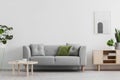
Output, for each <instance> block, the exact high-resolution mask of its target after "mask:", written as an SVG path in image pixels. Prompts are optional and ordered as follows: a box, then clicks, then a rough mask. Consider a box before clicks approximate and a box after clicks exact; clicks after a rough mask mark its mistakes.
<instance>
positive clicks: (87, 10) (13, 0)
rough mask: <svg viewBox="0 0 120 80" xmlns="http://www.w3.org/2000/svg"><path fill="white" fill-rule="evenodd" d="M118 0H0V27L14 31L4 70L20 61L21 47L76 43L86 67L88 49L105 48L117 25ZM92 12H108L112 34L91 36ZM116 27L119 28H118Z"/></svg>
mask: <svg viewBox="0 0 120 80" xmlns="http://www.w3.org/2000/svg"><path fill="white" fill-rule="evenodd" d="M119 4H120V0H0V24H5V25H8V26H12V27H13V28H14V31H13V34H14V39H13V40H12V41H9V42H8V44H7V45H6V50H5V51H6V52H5V58H4V68H5V69H9V68H11V67H10V65H8V64H7V62H8V61H9V60H16V59H21V58H22V46H23V45H28V44H30V43H44V44H54V45H55V44H65V43H79V44H81V45H86V46H87V54H88V68H93V66H92V50H94V49H105V48H107V46H106V41H107V40H108V39H110V38H112V37H113V38H114V28H115V27H119V26H120V10H119V8H120V5H119ZM94 11H111V20H112V21H111V25H112V34H110V35H96V34H94V18H93V12H94ZM119 28H120V27H119Z"/></svg>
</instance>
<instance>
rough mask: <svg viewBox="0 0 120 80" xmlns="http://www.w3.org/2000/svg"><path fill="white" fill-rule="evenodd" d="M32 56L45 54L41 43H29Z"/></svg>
mask: <svg viewBox="0 0 120 80" xmlns="http://www.w3.org/2000/svg"><path fill="white" fill-rule="evenodd" d="M30 48H31V52H32V56H45V51H44V45H43V44H31V45H30Z"/></svg>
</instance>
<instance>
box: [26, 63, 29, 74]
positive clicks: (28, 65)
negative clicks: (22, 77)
mask: <svg viewBox="0 0 120 80" xmlns="http://www.w3.org/2000/svg"><path fill="white" fill-rule="evenodd" d="M26 66H27V76H29V67H28V66H29V65H28V64H27V65H26Z"/></svg>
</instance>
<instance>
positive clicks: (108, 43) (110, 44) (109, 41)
mask: <svg viewBox="0 0 120 80" xmlns="http://www.w3.org/2000/svg"><path fill="white" fill-rule="evenodd" d="M107 45H108V46H109V47H110V49H115V48H114V40H113V39H110V40H108V41H107Z"/></svg>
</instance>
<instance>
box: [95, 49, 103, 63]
mask: <svg viewBox="0 0 120 80" xmlns="http://www.w3.org/2000/svg"><path fill="white" fill-rule="evenodd" d="M93 64H103V51H102V50H96V51H93Z"/></svg>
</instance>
